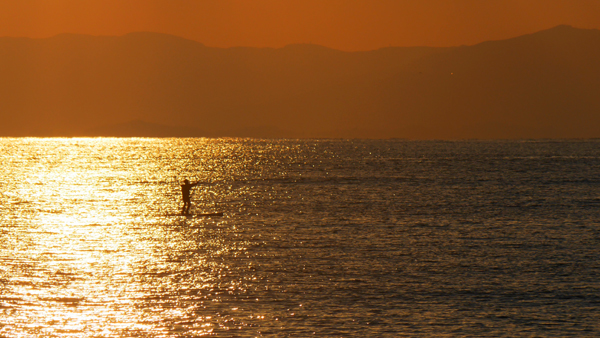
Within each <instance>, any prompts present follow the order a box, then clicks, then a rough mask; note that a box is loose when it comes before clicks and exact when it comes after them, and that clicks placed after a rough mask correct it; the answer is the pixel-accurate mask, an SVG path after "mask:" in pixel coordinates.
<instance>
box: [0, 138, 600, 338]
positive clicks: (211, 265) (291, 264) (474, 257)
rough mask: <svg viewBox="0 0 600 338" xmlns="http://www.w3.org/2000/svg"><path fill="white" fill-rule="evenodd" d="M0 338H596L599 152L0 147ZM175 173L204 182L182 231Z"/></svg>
mask: <svg viewBox="0 0 600 338" xmlns="http://www.w3.org/2000/svg"><path fill="white" fill-rule="evenodd" d="M0 161H1V162H0V163H1V166H0V210H1V214H0V262H1V264H0V311H1V312H0V335H1V336H7V337H12V336H22V337H35V336H47V337H132V336H133V337H135V336H143V337H193V336H202V335H207V336H216V337H256V336H281V337H286V336H298V337H304V336H309V335H313V334H314V335H315V336H320V337H349V336H353V337H399V336H400V337H402V336H406V337H432V336H437V337H440V336H442V337H443V336H489V337H498V336H506V337H539V336H544V337H552V336H554V337H565V336H596V335H598V334H600V324H598V323H600V293H599V291H600V245H599V244H600V227H599V224H600V223H599V222H600V212H599V207H600V179H599V178H598V177H599V176H598V168H599V166H600V141H597V140H592V141H539V142H533V141H532V142H525V141H510V142H509V141H489V142H479V141H465V142H433V141H427V142H426V141H423V142H417V141H400V140H378V141H366V140H365V141H360V140H268V141H267V140H247V139H246V140H244V139H108V138H98V139H94V138H83V139H71V138H68V139H58V138H57V139H51V138H48V139H36V138H31V139H29V138H19V139H8V138H4V139H0ZM184 178H188V179H190V180H192V181H197V180H200V181H202V182H205V183H207V184H205V185H201V186H200V187H199V188H197V189H196V191H195V193H194V194H193V196H192V200H193V202H194V203H195V209H194V210H195V212H197V213H199V212H214V211H222V212H224V216H223V217H208V218H206V217H181V216H177V213H178V212H179V211H180V207H181V197H180V186H179V185H180V184H181V181H182V180H183V179H184Z"/></svg>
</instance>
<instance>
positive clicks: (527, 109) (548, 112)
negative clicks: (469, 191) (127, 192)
mask: <svg viewBox="0 0 600 338" xmlns="http://www.w3.org/2000/svg"><path fill="white" fill-rule="evenodd" d="M597 60H600V31H598V30H585V29H577V28H573V27H569V26H558V27H555V28H552V29H549V30H545V31H542V32H538V33H534V34H530V35H525V36H520V37H516V38H513V39H508V40H502V41H489V42H484V43H481V44H478V45H474V46H460V47H452V48H429V47H389V48H382V49H379V50H375V51H366V52H342V51H338V50H333V49H329V48H325V47H322V46H316V45H310V44H303V45H290V46H286V47H284V48H279V49H274V48H249V47H236V48H226V49H224V48H211V47H207V46H204V45H203V44H201V43H198V42H195V41H191V40H186V39H183V38H179V37H175V36H171V35H165V34H158V33H132V34H127V35H125V36H120V37H97V36H87V35H73V34H61V35H58V36H55V37H52V38H46V39H29V38H9V37H5V38H0V118H1V120H2V123H1V124H0V135H1V136H152V137H170V136H175V137H204V136H205V137H219V136H231V137H288V138H302V137H343V138H356V137H364V138H390V137H396V138H414V139H464V138H483V139H490V138H591V137H600V95H599V94H600V63H599V62H598V61H597Z"/></svg>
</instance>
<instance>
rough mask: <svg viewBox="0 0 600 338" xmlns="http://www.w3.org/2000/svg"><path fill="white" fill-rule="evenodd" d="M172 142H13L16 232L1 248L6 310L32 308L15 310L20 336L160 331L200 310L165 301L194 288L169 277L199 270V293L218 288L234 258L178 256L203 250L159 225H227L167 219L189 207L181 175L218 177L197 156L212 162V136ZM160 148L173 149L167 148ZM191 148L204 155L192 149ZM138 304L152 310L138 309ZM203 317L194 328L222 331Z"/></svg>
mask: <svg viewBox="0 0 600 338" xmlns="http://www.w3.org/2000/svg"><path fill="white" fill-rule="evenodd" d="M172 143H175V144H168V148H166V147H165V148H163V149H161V147H160V146H161V145H160V144H159V147H156V146H153V147H150V149H148V147H147V144H148V141H147V140H143V139H138V140H120V139H51V140H45V139H20V140H4V141H3V144H2V146H3V147H4V149H3V152H2V154H3V160H4V163H5V164H9V165H5V166H4V170H5V172H4V175H3V177H4V178H5V179H4V182H3V183H4V186H3V196H4V197H5V198H8V199H9V200H10V201H11V202H10V204H11V207H10V210H8V213H6V214H5V219H4V222H3V224H4V225H5V226H6V225H8V227H5V231H4V237H7V238H10V239H11V241H8V242H7V241H4V244H3V253H4V254H3V257H4V259H3V260H4V263H5V267H6V266H8V270H5V271H4V273H3V275H4V276H5V277H6V278H8V279H9V285H8V287H9V292H8V294H10V297H9V298H7V299H9V300H11V303H13V304H12V305H7V306H6V307H7V308H8V309H9V311H10V310H14V311H18V312H20V313H24V314H25V316H13V317H11V321H12V323H9V325H10V324H12V325H13V328H14V329H15V331H11V332H13V333H14V332H23V331H26V332H29V333H31V334H57V335H61V334H77V333H79V334H82V333H84V332H87V333H88V334H89V333H94V334H103V333H111V332H112V333H114V332H121V333H123V332H130V333H136V332H138V333H140V332H144V331H147V330H151V331H152V332H153V334H154V335H157V334H158V332H159V331H160V325H158V326H157V323H160V322H161V321H163V320H164V319H165V318H172V317H173V318H178V317H181V316H183V315H184V314H185V313H186V312H189V311H190V309H192V310H193V308H195V307H197V306H198V304H191V305H190V306H191V307H190V306H183V307H179V308H177V307H175V308H171V307H170V306H169V307H167V308H164V309H160V303H161V302H165V303H168V302H169V301H170V298H172V297H174V296H175V295H174V294H172V293H169V291H171V292H172V291H177V292H181V291H182V290H185V289H186V283H185V282H183V283H177V284H176V285H175V284H174V281H173V280H172V278H170V276H174V275H177V274H182V273H190V272H191V274H192V275H194V277H195V278H196V279H198V280H200V281H202V284H201V285H200V287H199V289H200V290H214V289H216V288H217V287H216V285H215V283H218V282H219V281H218V279H219V275H218V274H219V273H220V271H222V270H223V269H226V268H227V266H226V265H225V263H215V262H212V263H209V264H202V262H198V261H195V262H190V261H188V260H187V258H180V259H177V258H174V257H171V256H176V255H177V254H178V253H185V252H186V251H194V250H197V247H196V245H192V244H191V243H190V242H189V241H188V240H186V239H185V238H181V236H179V235H178V234H177V232H175V233H173V232H172V231H170V230H169V229H168V228H164V227H159V226H161V225H162V226H176V227H177V226H178V225H179V224H177V223H176V222H184V223H185V225H186V226H190V225H194V224H199V223H202V224H204V225H212V226H215V227H219V226H222V224H223V223H224V222H226V221H224V220H210V219H206V220H200V219H199V220H194V219H192V220H185V219H184V220H179V221H177V220H176V218H175V219H174V218H173V217H168V215H174V214H176V213H178V212H179V203H180V201H179V198H178V197H179V196H178V183H179V181H180V180H181V179H182V178H184V177H190V178H192V177H193V178H195V179H204V180H205V181H208V178H209V177H208V176H207V175H206V171H205V169H204V168H206V166H205V167H204V168H203V169H199V168H198V167H199V166H198V165H199V164H200V163H199V159H200V158H201V159H202V160H203V161H210V160H211V159H210V158H207V156H206V153H207V152H209V153H210V152H212V153H213V154H215V153H216V151H215V149H211V147H210V144H209V142H205V141H203V140H197V141H195V142H192V143H193V147H190V144H189V143H188V144H183V148H184V149H177V143H179V141H178V140H174V142H172ZM199 143H200V144H202V143H206V146H202V145H200V146H199ZM163 146H164V145H163ZM157 148H158V149H157ZM185 148H188V149H185ZM161 150H163V151H165V152H164V153H157V151H161ZM186 150H190V151H192V152H194V153H195V155H196V156H198V157H195V158H194V157H189V156H186V155H187V154H186V153H185V151H186ZM218 150H222V149H218ZM199 152H201V153H202V155H201V156H199ZM208 168H210V166H208ZM210 174H211V175H210V180H218V179H220V177H219V176H218V175H215V172H214V171H213V172H210ZM165 183H166V184H165ZM198 190H199V191H197V192H196V193H197V194H198V195H201V196H205V195H210V196H211V198H213V199H215V198H218V193H214V192H213V191H211V189H210V187H208V186H207V187H202V189H198ZM211 193H212V194H211ZM174 222H175V223H174ZM7 223H10V224H7ZM196 231H197V230H196ZM9 232H10V233H9ZM15 232H16V233H17V234H18V235H17V236H15ZM173 236H175V237H173ZM205 239H206V243H205V244H204V245H211V246H213V249H216V250H214V251H213V252H212V253H210V254H212V255H216V256H218V255H222V254H223V253H224V252H226V251H228V250H231V248H228V247H227V245H228V244H227V243H225V241H223V240H222V239H219V238H209V237H207V238H205ZM193 244H199V243H193ZM242 249H243V248H242ZM9 252H10V253H11V254H10V255H7V253H9ZM9 257H10V258H9ZM188 258H189V257H188ZM190 263H193V264H190ZM198 263H200V266H198ZM190 269H194V271H190ZM215 274H216V275H215ZM235 287H236V286H235V285H233V284H232V286H231V288H235ZM161 290H162V291H161ZM5 301H6V300H5ZM179 301H183V300H182V299H180V300H179ZM212 301H218V297H215V298H213V299H212ZM139 302H142V303H146V305H145V306H141V307H140V306H139V305H136V303H139ZM148 303H150V304H153V305H152V306H148ZM157 307H158V309H157ZM194 321H198V323H196V324H198V325H196V324H193V325H191V327H190V325H186V330H187V331H189V330H191V329H192V327H196V326H198V328H197V330H201V331H206V332H209V331H211V330H212V329H213V328H212V325H208V324H207V323H204V320H203V319H202V318H195V319H194ZM157 329H158V331H157ZM170 329H173V330H175V331H177V330H176V328H170ZM22 330H23V331H22ZM90 330H91V331H90ZM163 330H167V328H164V329H163ZM167 331H168V330H167ZM165 332H166V331H165ZM158 335H160V334H158Z"/></svg>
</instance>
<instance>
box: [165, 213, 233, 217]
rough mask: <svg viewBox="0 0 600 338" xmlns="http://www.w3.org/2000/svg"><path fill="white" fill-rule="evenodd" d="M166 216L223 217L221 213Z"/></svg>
mask: <svg viewBox="0 0 600 338" xmlns="http://www.w3.org/2000/svg"><path fill="white" fill-rule="evenodd" d="M167 216H181V217H223V213H222V212H209V213H199V214H194V213H191V214H187V215H182V214H168V215H167Z"/></svg>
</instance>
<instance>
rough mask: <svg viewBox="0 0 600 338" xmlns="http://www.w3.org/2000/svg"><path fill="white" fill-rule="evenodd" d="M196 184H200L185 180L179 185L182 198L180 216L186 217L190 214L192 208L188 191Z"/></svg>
mask: <svg viewBox="0 0 600 338" xmlns="http://www.w3.org/2000/svg"><path fill="white" fill-rule="evenodd" d="M198 184H200V182H196V183H190V181H188V180H187V178H186V179H185V180H183V184H182V185H181V197H182V198H183V208H182V209H181V214H182V215H187V214H189V213H190V207H191V206H192V201H191V199H190V191H191V190H192V188H193V187H195V186H197V185H198Z"/></svg>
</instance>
